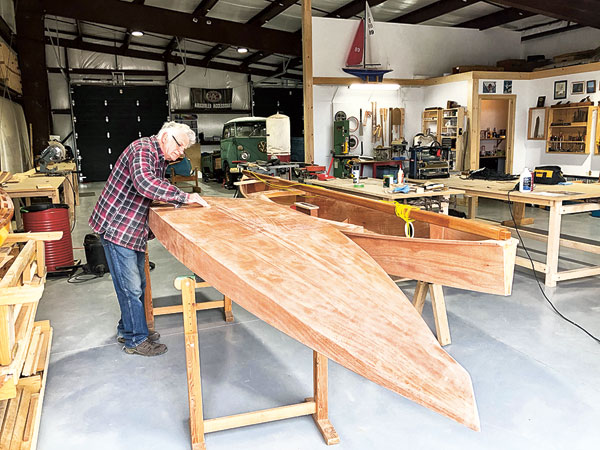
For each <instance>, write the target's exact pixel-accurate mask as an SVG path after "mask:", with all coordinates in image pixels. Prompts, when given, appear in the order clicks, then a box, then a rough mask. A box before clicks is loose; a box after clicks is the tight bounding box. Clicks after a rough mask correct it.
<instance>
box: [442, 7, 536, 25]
mask: <svg viewBox="0 0 600 450" xmlns="http://www.w3.org/2000/svg"><path fill="white" fill-rule="evenodd" d="M531 16H535V13H532V12H530V11H523V10H521V9H518V8H506V9H503V10H501V11H497V12H495V13H492V14H488V15H486V16H481V17H477V18H475V19H471V20H467V21H466V22H463V23H459V24H456V25H454V26H455V27H458V28H477V29H478V30H487V29H489V28H494V27H497V26H499V25H504V24H506V23H510V22H514V21H515V20H521V19H525V18H526V17H531Z"/></svg>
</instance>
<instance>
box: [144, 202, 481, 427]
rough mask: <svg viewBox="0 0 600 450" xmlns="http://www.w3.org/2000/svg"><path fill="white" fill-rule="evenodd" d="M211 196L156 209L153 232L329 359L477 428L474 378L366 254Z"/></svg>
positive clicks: (248, 205) (265, 205) (310, 224)
mask: <svg viewBox="0 0 600 450" xmlns="http://www.w3.org/2000/svg"><path fill="white" fill-rule="evenodd" d="M205 198H206V199H207V200H208V202H209V203H210V205H211V208H210V209H206V208H196V207H186V208H182V209H174V208H172V207H158V208H152V209H151V211H150V218H149V221H150V228H151V229H152V231H153V233H154V234H155V235H156V237H157V238H158V239H159V240H160V242H161V243H162V244H163V245H164V246H165V247H166V248H167V249H168V250H169V251H170V252H171V253H172V254H173V255H174V256H175V257H176V258H177V259H179V260H180V261H181V262H182V263H183V264H184V265H185V266H186V267H188V268H190V269H191V270H193V271H194V272H195V273H197V274H198V275H200V276H201V277H202V278H204V279H205V280H206V281H208V282H209V283H210V284H211V285H213V286H214V287H215V288H216V289H218V290H219V291H220V292H222V293H223V294H224V295H226V296H228V297H230V298H232V299H233V300H234V301H236V302H237V303H239V304H240V305H241V306H242V307H244V308H245V309H247V310H248V311H250V312H251V313H253V314H255V315H256V316H258V317H259V318H261V319H262V320H264V321H265V322H267V323H268V324H270V325H272V326H274V327H275V328H277V329H279V330H280V331H282V332H284V333H286V334H287V335H289V336H291V337H292V338H294V339H296V340H298V341H299V342H301V343H303V344H305V345H307V346H308V347H310V348H311V349H313V350H316V351H318V352H320V353H322V354H323V355H325V356H327V357H328V358H329V359H332V360H334V361H336V362H338V363H339V364H341V365H343V366H345V367H347V368H348V369H350V370H353V371H354V372H356V373H358V374H360V375H362V376H364V377H366V378H368V379H370V380H372V381H374V382H376V383H378V384H380V385H382V386H384V387H386V388H388V389H390V390H392V391H394V392H397V393H399V394H401V395H403V396H404V397H406V398H408V399H411V400H413V401H415V402H417V403H419V404H421V405H423V406H426V407H427V408H430V409H432V410H434V411H437V412H439V413H441V414H443V415H445V416H447V417H450V418H452V419H454V420H456V421H457V422H459V423H462V424H464V425H466V426H468V427H470V428H472V429H474V430H478V429H479V417H478V413H477V407H476V404H475V399H474V395H473V387H472V384H471V379H470V377H469V375H468V373H467V372H466V371H465V370H464V368H462V367H461V366H460V365H459V364H458V363H457V362H456V361H454V360H453V359H452V358H451V357H450V356H449V355H448V354H447V353H446V352H445V351H444V350H443V349H442V348H441V347H440V345H439V344H438V342H437V341H436V340H435V338H434V337H433V334H432V333H431V331H430V330H429V328H428V327H427V325H426V324H425V323H424V322H423V320H422V318H421V317H420V316H419V314H418V313H417V312H416V310H415V309H414V308H413V306H412V305H411V303H410V302H409V301H408V299H407V298H406V296H405V295H404V294H403V293H402V292H401V290H400V289H399V288H398V287H397V286H396V284H395V283H394V282H393V281H392V280H391V279H390V278H389V276H388V275H387V274H386V273H385V271H383V270H382V269H381V267H380V266H379V265H378V264H377V263H376V262H375V261H374V260H373V259H372V258H371V257H370V256H369V255H368V254H367V253H366V252H365V251H363V250H362V249H360V248H359V247H358V246H357V245H355V244H354V243H353V242H352V241H351V240H350V239H349V238H348V237H346V236H344V235H343V234H342V233H341V232H339V231H338V230H336V229H335V228H334V227H332V226H330V225H329V224H327V223H323V222H321V221H317V220H313V219H312V218H310V217H308V216H306V215H304V214H301V213H299V212H295V211H292V210H290V209H287V208H281V207H280V206H278V205H276V204H274V203H271V202H264V201H261V200H240V199H216V198H210V197H208V198H207V197H205ZM232 237H234V238H232Z"/></svg>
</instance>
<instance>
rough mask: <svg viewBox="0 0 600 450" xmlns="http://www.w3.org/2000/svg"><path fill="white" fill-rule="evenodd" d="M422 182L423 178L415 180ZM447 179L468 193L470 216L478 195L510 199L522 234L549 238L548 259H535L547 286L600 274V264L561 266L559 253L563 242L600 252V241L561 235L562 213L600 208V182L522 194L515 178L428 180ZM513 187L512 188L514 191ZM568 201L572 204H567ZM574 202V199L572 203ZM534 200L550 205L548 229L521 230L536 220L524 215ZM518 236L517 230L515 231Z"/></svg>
mask: <svg viewBox="0 0 600 450" xmlns="http://www.w3.org/2000/svg"><path fill="white" fill-rule="evenodd" d="M413 181H414V182H421V183H423V182H424V180H413ZM427 181H433V182H439V183H444V184H445V185H446V186H448V187H451V188H455V189H460V190H463V191H464V192H465V195H467V196H468V197H469V203H468V217H469V218H470V219H472V218H475V216H476V215H477V206H478V205H477V203H478V202H477V199H478V198H479V197H483V198H491V199H496V200H509V194H510V200H511V201H513V202H514V206H513V215H514V218H515V221H516V225H517V226H518V227H519V231H520V233H521V235H522V236H523V237H529V238H531V239H534V240H538V241H547V247H546V262H545V264H544V263H541V262H536V263H535V265H534V267H535V270H536V271H540V272H543V273H545V274H546V280H545V283H546V286H550V287H553V286H556V283H557V282H558V281H565V280H572V279H575V278H583V277H588V276H594V275H600V266H592V267H585V268H581V269H573V270H565V271H559V270H558V254H559V250H560V246H561V245H562V246H563V247H567V248H574V249H578V250H582V251H586V252H589V253H595V254H600V245H595V244H592V243H590V242H581V241H580V240H579V241H578V240H574V239H572V238H571V239H569V238H568V237H566V236H561V234H560V228H561V220H562V216H563V214H575V213H580V212H586V211H595V210H598V209H600V184H599V183H592V184H581V183H573V184H570V185H542V184H538V185H536V186H535V189H534V191H533V192H531V193H527V194H522V193H520V192H519V191H512V189H513V188H514V187H515V185H516V183H517V181H518V180H514V181H486V180H464V179H461V178H459V177H457V176H453V177H450V178H445V179H442V178H440V179H437V180H427ZM511 191H512V192H511ZM565 202H569V204H565ZM572 202H574V203H572ZM526 204H534V205H540V206H548V207H549V208H550V217H549V220H548V233H547V235H546V233H545V232H544V231H540V230H533V229H528V230H521V227H522V226H523V225H528V224H531V223H533V219H531V218H526V217H525V205H526ZM502 224H503V225H505V226H509V227H513V228H514V225H515V224H514V223H513V222H512V220H507V221H504V222H502ZM513 236H514V237H516V233H513ZM516 263H517V264H518V265H520V266H524V267H528V268H531V263H530V262H529V260H528V259H526V258H522V257H519V256H517V261H516Z"/></svg>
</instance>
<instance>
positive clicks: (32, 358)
mask: <svg viewBox="0 0 600 450" xmlns="http://www.w3.org/2000/svg"><path fill="white" fill-rule="evenodd" d="M41 333H42V329H41V327H35V328H34V329H33V333H32V335H31V340H30V341H29V349H28V350H27V355H26V356H25V364H23V370H22V371H21V376H24V377H28V376H29V375H31V374H32V373H34V367H35V368H37V364H35V363H36V360H39V353H38V352H39V351H40V350H41V349H40V348H39V344H40V335H41ZM36 354H37V358H36Z"/></svg>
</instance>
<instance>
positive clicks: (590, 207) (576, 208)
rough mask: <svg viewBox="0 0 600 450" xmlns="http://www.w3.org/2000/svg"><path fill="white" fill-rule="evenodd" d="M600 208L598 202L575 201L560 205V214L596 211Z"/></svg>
mask: <svg viewBox="0 0 600 450" xmlns="http://www.w3.org/2000/svg"><path fill="white" fill-rule="evenodd" d="M599 209H600V203H593V202H590V203H577V204H575V205H562V208H561V209H560V213H561V214H574V213H580V212H587V211H597V210H599Z"/></svg>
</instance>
